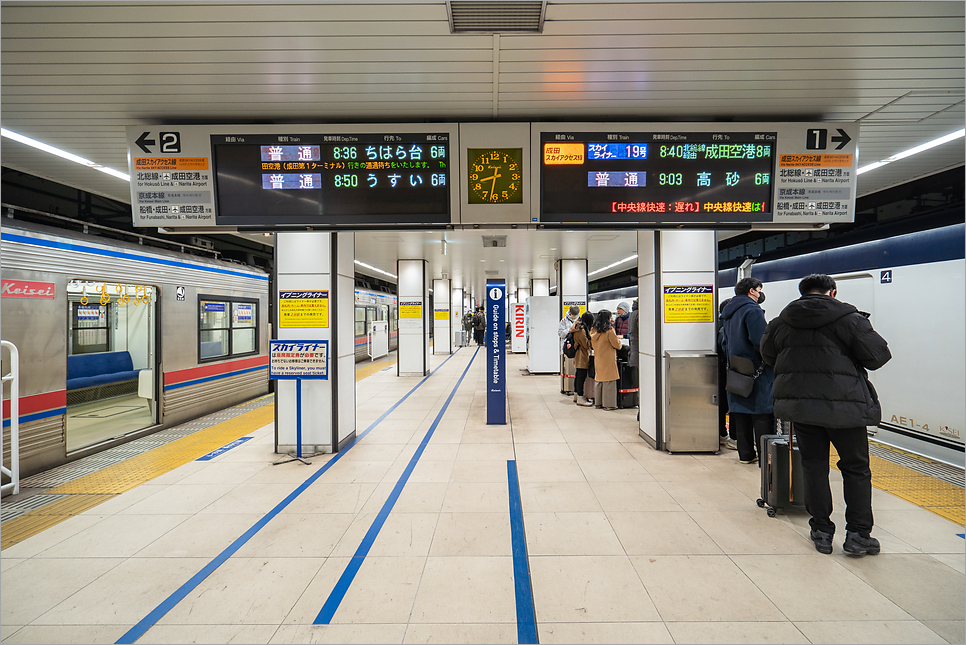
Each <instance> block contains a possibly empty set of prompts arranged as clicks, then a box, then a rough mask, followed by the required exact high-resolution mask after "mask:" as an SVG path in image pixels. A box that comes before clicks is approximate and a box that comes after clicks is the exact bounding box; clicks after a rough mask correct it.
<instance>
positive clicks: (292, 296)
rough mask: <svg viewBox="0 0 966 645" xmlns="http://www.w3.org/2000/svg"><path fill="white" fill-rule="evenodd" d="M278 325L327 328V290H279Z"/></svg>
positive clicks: (285, 327) (282, 326) (283, 326)
mask: <svg viewBox="0 0 966 645" xmlns="http://www.w3.org/2000/svg"><path fill="white" fill-rule="evenodd" d="M278 326H279V327H281V328H283V329H295V328H320V327H321V328H327V327H328V326H329V292H328V291H279V292H278Z"/></svg>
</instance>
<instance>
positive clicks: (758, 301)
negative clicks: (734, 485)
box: [719, 278, 775, 464]
mask: <svg viewBox="0 0 966 645" xmlns="http://www.w3.org/2000/svg"><path fill="white" fill-rule="evenodd" d="M763 286H764V285H762V283H761V280H758V279H757V278H742V279H741V280H739V281H738V284H736V285H735V297H734V298H732V299H731V300H730V301H729V302H728V304H727V305H725V308H724V311H722V312H721V331H720V332H719V336H720V337H719V342H720V344H721V347H722V349H723V351H724V355H725V356H727V357H728V360H729V361H731V357H732V356H740V357H742V358H745V359H748V360H750V361H751V362H752V363H753V365H754V370H755V374H756V378H755V385H754V387H753V388H752V390H751V393H750V394H749V395H748V396H739V395H737V394H735V393H733V392H728V410H729V412H728V414H729V415H730V424H731V428H733V429H734V431H735V437H736V439H737V444H738V460H739V461H741V463H743V464H753V463H755V462H756V461H758V450H759V447H760V446H761V435H763V434H770V433H772V432H773V431H774V428H775V415H774V409H773V407H772V385H773V384H774V381H775V371H774V369H773V368H772V367H771V366H770V365H768V364H766V363H764V362H763V361H762V358H761V353H760V351H759V349H758V346H759V343H760V342H761V336H762V334H763V333H764V332H765V326H766V325H765V312H764V311H763V310H762V308H761V305H762V303H764V302H765V292H764V291H763Z"/></svg>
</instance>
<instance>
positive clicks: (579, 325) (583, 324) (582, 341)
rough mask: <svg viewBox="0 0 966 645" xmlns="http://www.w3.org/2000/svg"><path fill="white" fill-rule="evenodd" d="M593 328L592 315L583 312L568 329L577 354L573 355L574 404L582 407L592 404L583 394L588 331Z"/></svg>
mask: <svg viewBox="0 0 966 645" xmlns="http://www.w3.org/2000/svg"><path fill="white" fill-rule="evenodd" d="M593 326H594V314H592V313H588V312H585V313H584V314H583V315H582V316H581V317H580V320H578V321H577V322H575V323H574V324H573V327H571V328H570V333H572V334H573V335H574V340H575V341H576V343H577V353H576V354H575V355H574V367H576V370H577V371H576V378H575V380H574V403H576V404H577V405H580V406H584V407H588V406H591V405H593V404H594V402H593V400H590V399H588V398H587V396H586V394H585V392H584V383H585V382H586V381H587V370H588V368H589V367H590V350H591V343H590V329H591V328H592V327H593Z"/></svg>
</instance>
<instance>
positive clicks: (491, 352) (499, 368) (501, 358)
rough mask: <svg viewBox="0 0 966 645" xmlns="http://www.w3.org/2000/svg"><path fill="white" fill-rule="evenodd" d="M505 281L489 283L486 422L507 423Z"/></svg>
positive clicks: (486, 345) (494, 423) (487, 293)
mask: <svg viewBox="0 0 966 645" xmlns="http://www.w3.org/2000/svg"><path fill="white" fill-rule="evenodd" d="M505 303H506V282H505V281H504V280H488V281H487V283H486V342H485V343H484V347H485V348H486V424H487V425H506V331H505V330H506V304H505Z"/></svg>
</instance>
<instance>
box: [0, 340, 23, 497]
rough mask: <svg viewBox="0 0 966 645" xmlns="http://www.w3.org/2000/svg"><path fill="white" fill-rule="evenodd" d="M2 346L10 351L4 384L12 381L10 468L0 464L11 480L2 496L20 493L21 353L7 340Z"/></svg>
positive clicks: (0, 448)
mask: <svg viewBox="0 0 966 645" xmlns="http://www.w3.org/2000/svg"><path fill="white" fill-rule="evenodd" d="M0 346H3V347H6V348H7V349H8V350H9V351H10V373H9V374H4V376H3V382H4V383H6V382H7V381H10V468H7V467H6V466H3V465H2V464H0V472H2V473H3V474H4V475H6V476H7V477H9V478H10V483H9V484H4V485H3V486H2V487H0V494H2V495H10V494H13V495H16V494H17V493H19V492H20V352H19V351H18V350H17V346H16V345H14V344H13V343H11V342H9V341H6V340H0ZM0 455H3V432H0Z"/></svg>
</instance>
